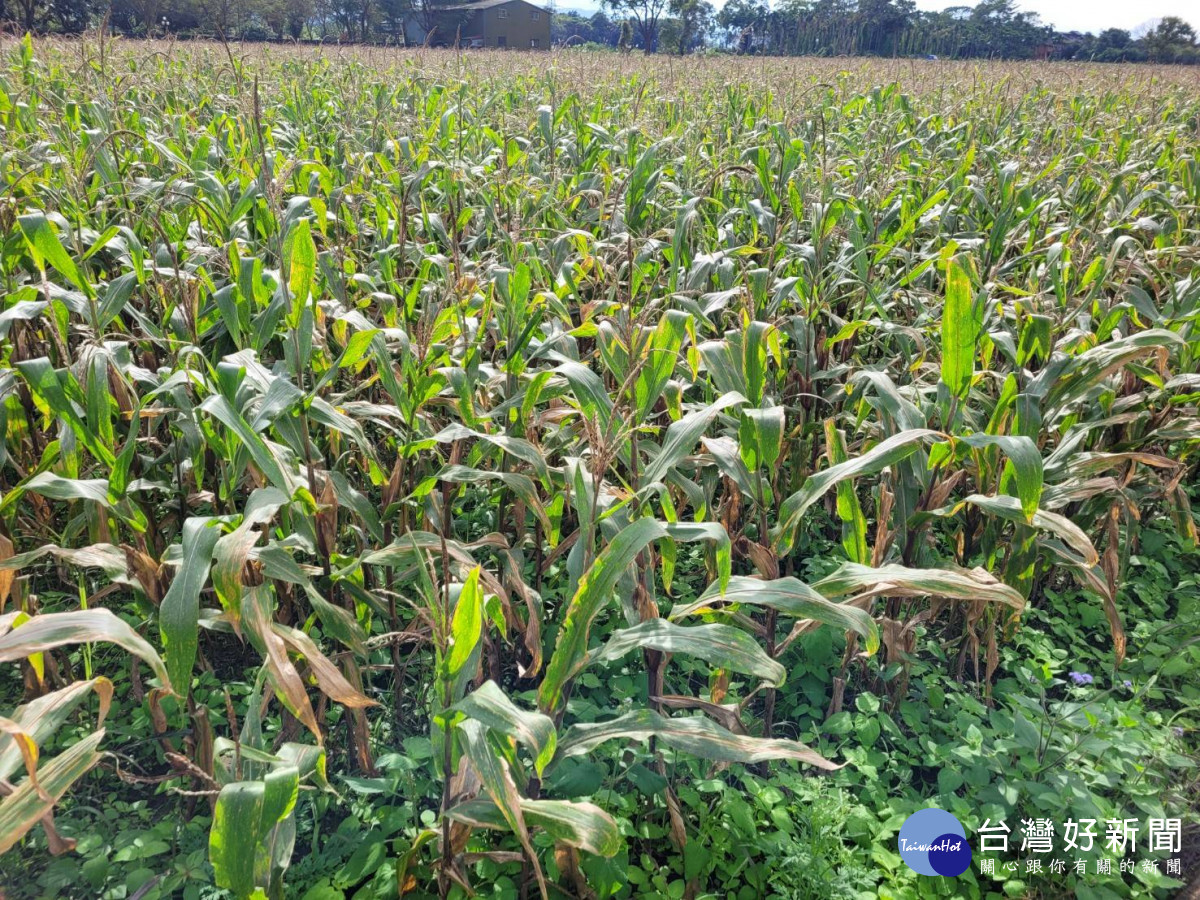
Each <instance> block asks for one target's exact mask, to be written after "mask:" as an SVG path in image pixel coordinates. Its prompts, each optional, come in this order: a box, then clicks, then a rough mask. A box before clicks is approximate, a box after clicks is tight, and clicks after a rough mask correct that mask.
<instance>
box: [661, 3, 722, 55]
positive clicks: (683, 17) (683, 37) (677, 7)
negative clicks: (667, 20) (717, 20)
mask: <svg viewBox="0 0 1200 900" xmlns="http://www.w3.org/2000/svg"><path fill="white" fill-rule="evenodd" d="M671 15H673V16H675V17H676V19H677V20H678V34H677V36H676V45H675V52H676V53H678V54H679V55H680V56H683V54H685V53H689V52H690V51H692V50H694V49H696V47H697V46H698V45H699V44H700V43H701V42H703V40H704V34H705V33H706V32H708V31H709V30H710V29H711V27H712V21H713V8H712V4H711V3H708V2H706V0H671Z"/></svg>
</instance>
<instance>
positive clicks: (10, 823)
mask: <svg viewBox="0 0 1200 900" xmlns="http://www.w3.org/2000/svg"><path fill="white" fill-rule="evenodd" d="M103 738H104V729H103V728H101V729H100V730H98V731H94V732H92V733H91V734H89V735H88V736H87V737H85V738H83V739H82V740H80V741H77V742H76V743H74V744H72V745H71V746H70V747H69V748H68V749H66V750H64V751H63V752H62V753H60V754H58V756H56V757H54V759H52V760H50V761H49V762H46V761H43V762H42V763H41V764H40V765H39V766H38V778H37V786H36V787H35V786H34V784H33V782H32V781H31V780H30V779H29V778H28V777H26V778H25V779H24V780H23V781H21V783H20V784H18V785H17V786H16V788H15V789H14V790H13V792H12V793H11V794H9V795H8V796H7V797H5V798H3V799H0V853H4V852H5V851H6V850H8V849H9V848H10V847H12V846H13V845H14V844H15V843H16V842H17V841H19V840H20V839H21V838H22V837H24V836H25V833H26V832H27V831H29V829H30V828H32V827H33V826H34V825H36V824H37V823H38V821H39V820H40V819H41V818H42V817H43V816H45V815H46V814H47V813H49V812H50V811H51V810H52V809H53V808H54V804H55V803H57V802H58V801H59V800H60V799H61V798H62V796H63V794H65V793H66V792H67V790H68V789H69V788H70V787H71V785H72V784H74V783H75V782H76V781H78V780H79V779H80V778H82V777H83V776H84V775H86V774H87V772H88V771H89V770H90V769H91V768H92V766H94V765H96V763H98V762H99V761H100V753H99V752H98V751H97V749H96V748H97V746H99V744H100V741H101V740H102V739H103ZM39 788H40V790H39Z"/></svg>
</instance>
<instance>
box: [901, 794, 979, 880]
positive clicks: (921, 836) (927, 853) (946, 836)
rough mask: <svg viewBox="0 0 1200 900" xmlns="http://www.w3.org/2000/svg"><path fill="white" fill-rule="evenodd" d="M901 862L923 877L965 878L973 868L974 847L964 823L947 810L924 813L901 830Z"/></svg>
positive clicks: (921, 812)
mask: <svg viewBox="0 0 1200 900" xmlns="http://www.w3.org/2000/svg"><path fill="white" fill-rule="evenodd" d="M896 845H897V847H898V848H899V850H900V858H901V859H903V860H904V864H905V865H906V866H908V867H909V868H910V869H912V870H913V871H914V872H916V873H917V874H919V875H947V876H949V877H951V878H953V877H954V876H956V875H961V874H962V873H963V872H965V871H967V869H968V868H970V866H971V845H970V844H968V843H967V833H966V831H964V830H963V827H962V823H961V822H959V821H958V819H956V818H954V816H952V815H951V814H950V813H948V812H946V811H945V810H944V809H937V808H932V807H931V808H930V809H922V810H919V811H917V812H915V813H913V814H912V815H911V816H909V817H908V818H907V819H905V820H904V824H903V825H902V826H900V837H898V838H897V839H896Z"/></svg>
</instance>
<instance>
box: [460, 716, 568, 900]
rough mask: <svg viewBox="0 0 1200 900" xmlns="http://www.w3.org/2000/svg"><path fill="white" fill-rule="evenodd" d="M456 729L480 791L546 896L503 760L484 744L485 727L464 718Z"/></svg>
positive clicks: (486, 740) (539, 869)
mask: <svg viewBox="0 0 1200 900" xmlns="http://www.w3.org/2000/svg"><path fill="white" fill-rule="evenodd" d="M458 731H459V734H461V735H462V738H463V744H464V748H463V749H464V751H465V753H466V756H467V759H469V760H470V761H471V766H472V767H473V768H474V769H475V772H476V774H478V775H479V780H480V781H481V782H482V783H483V788H484V790H485V791H487V792H488V795H489V796H490V797H491V798H492V802H493V803H495V805H496V806H497V807H498V808H499V810H500V813H501V815H502V816H503V817H504V821H505V823H506V824H507V825H508V828H509V830H510V831H511V832H512V833H513V834H514V835H516V837H517V840H519V841H520V842H521V847H522V848H523V849H524V850H525V854H526V856H527V857H528V859H529V863H530V865H531V866H532V867H533V871H534V875H535V876H536V878H537V881H538V887H539V888H540V889H541V893H542V896H543V897H546V896H547V894H546V880H545V876H544V875H543V874H542V867H541V863H539V862H538V857H537V853H536V852H534V849H533V844H532V843H531V841H530V839H529V830H528V828H527V827H526V824H525V816H524V814H523V813H522V812H521V799H522V798H521V795H520V793H519V792H518V791H517V785H516V783H515V782H514V781H513V777H512V773H511V772H510V771H509V769H508V765H507V763H505V761H504V758H503V757H502V756H500V754H499V753H497V752H496V751H495V749H493V748H492V746H491V745H490V744H489V743H488V739H487V730H486V728H485V727H484V725H483V724H482V723H481V722H476V721H475V720H474V719H467V720H466V721H464V722H460V723H459V725H458Z"/></svg>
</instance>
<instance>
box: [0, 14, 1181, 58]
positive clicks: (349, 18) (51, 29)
mask: <svg viewBox="0 0 1200 900" xmlns="http://www.w3.org/2000/svg"><path fill="white" fill-rule="evenodd" d="M447 2H455V0H447ZM602 2H603V7H604V8H603V10H602V11H601V12H598V13H596V14H595V15H592V16H590V17H585V16H582V15H579V14H578V13H566V14H558V15H556V16H555V17H554V23H553V35H552V39H553V42H554V43H555V44H556V45H560V46H563V45H570V46H577V45H582V46H590V47H595V48H604V47H609V48H619V49H625V50H641V51H644V52H647V53H654V52H671V53H690V52H695V51H698V50H714V51H726V52H737V53H742V54H767V55H775V56H800V55H805V56H808V55H818V56H890V57H938V58H946V59H966V58H989V59H1068V60H1094V61H1101V62H1144V61H1150V62H1163V63H1183V64H1195V63H1197V62H1200V46H1197V35H1196V32H1195V29H1193V28H1192V26H1191V25H1189V24H1188V23H1187V22H1185V21H1183V20H1182V19H1179V18H1175V17H1167V18H1164V19H1162V20H1160V21H1158V22H1157V23H1156V24H1154V25H1153V27H1148V28H1144V29H1142V30H1141V32H1140V33H1136V34H1135V33H1131V32H1129V31H1126V30H1124V29H1120V28H1108V29H1105V30H1103V31H1100V32H1099V33H1096V34H1091V33H1084V32H1079V31H1067V32H1063V31H1056V30H1055V29H1053V28H1051V27H1049V26H1047V25H1044V24H1042V23H1041V22H1040V20H1039V19H1038V17H1037V15H1036V14H1033V13H1027V12H1022V11H1020V10H1018V9H1017V8H1016V4H1015V0H981V2H980V3H978V4H977V5H976V6H973V7H968V6H953V7H949V8H947V9H944V10H940V11H934V12H930V11H925V10H918V9H917V8H916V4H915V2H914V0H781V2H778V3H776V4H774V5H770V4H768V3H767V2H764V0H729V2H727V3H726V4H725V6H724V7H723V8H722V9H721V10H720V11H719V12H718V11H717V10H715V9H714V7H713V6H712V4H711V3H709V2H707V0H602ZM437 5H438V4H437V0H0V25H5V26H7V27H9V28H10V29H11V30H17V31H30V32H35V33H62V34H74V33H79V32H82V31H85V30H87V29H89V28H94V27H97V26H99V25H101V24H103V25H104V26H105V27H107V28H108V29H110V30H111V31H113V32H116V33H121V34H126V35H131V36H143V37H144V36H164V35H167V34H172V35H177V36H181V37H217V38H227V39H231V40H235V39H236V40H321V41H333V40H336V41H343V42H380V43H403V42H404V40H405V37H404V33H405V27H404V23H405V21H406V20H409V19H413V18H415V19H416V20H417V21H427V20H428V19H429V16H430V13H431V11H433V10H435V9H436V7H437Z"/></svg>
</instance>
